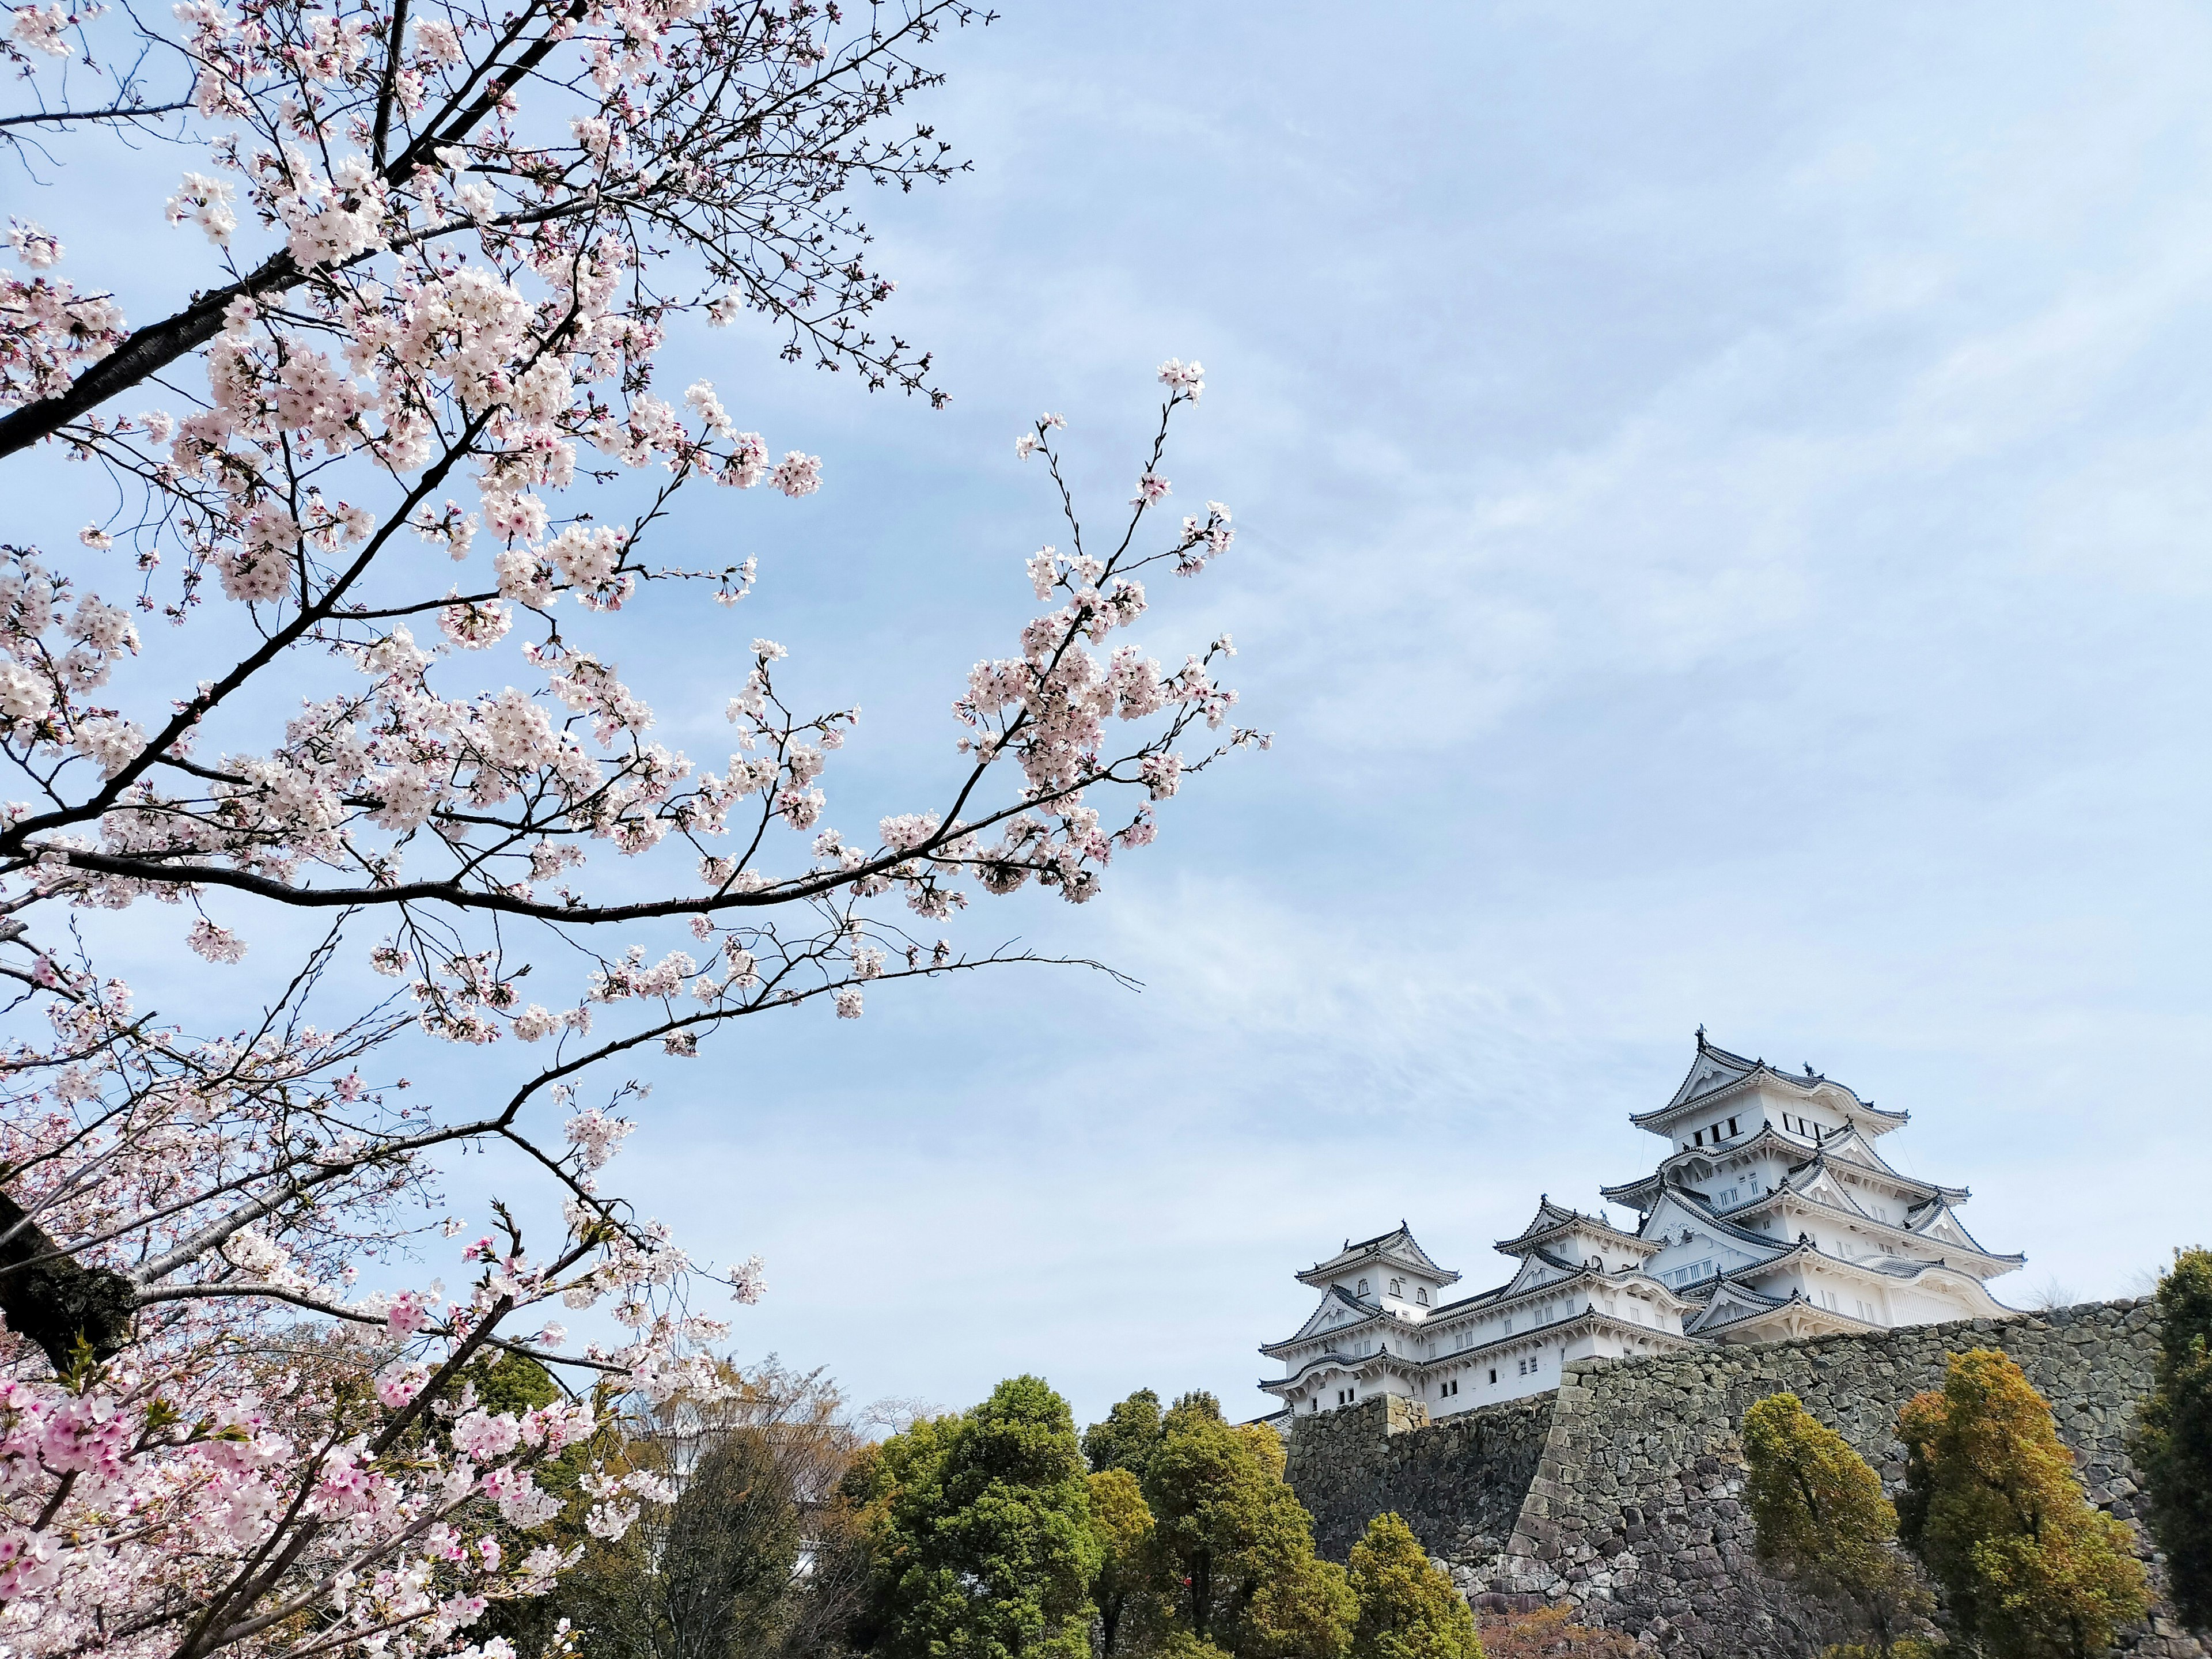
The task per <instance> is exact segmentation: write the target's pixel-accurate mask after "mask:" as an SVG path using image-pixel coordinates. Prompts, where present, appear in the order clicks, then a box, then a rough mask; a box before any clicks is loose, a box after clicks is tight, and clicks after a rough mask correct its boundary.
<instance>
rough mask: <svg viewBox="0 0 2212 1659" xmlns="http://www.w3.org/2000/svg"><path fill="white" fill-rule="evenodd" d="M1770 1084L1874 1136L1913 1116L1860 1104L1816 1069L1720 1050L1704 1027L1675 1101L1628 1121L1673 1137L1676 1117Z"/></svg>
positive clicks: (1859, 1100) (1672, 1100) (1675, 1092)
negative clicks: (1794, 1068)
mask: <svg viewBox="0 0 2212 1659" xmlns="http://www.w3.org/2000/svg"><path fill="white" fill-rule="evenodd" d="M1761 1082H1771V1083H1777V1084H1782V1085H1786V1086H1788V1087H1790V1088H1791V1089H1795V1090H1796V1091H1798V1092H1799V1093H1800V1094H1802V1095H1806V1096H1808V1097H1819V1098H1820V1100H1821V1102H1822V1103H1824V1104H1826V1105H1827V1106H1829V1107H1830V1108H1832V1109H1834V1110H1837V1111H1839V1112H1841V1113H1843V1114H1844V1117H1845V1118H1846V1119H1847V1120H1848V1121H1850V1122H1852V1123H1855V1124H1857V1125H1859V1126H1860V1127H1863V1129H1865V1130H1867V1131H1868V1132H1869V1133H1874V1134H1881V1133H1887V1131H1889V1130H1891V1129H1894V1128H1897V1127H1900V1126H1901V1125H1903V1124H1904V1123H1905V1121H1906V1120H1907V1119H1908V1117H1910V1115H1911V1114H1909V1113H1906V1112H1886V1111H1883V1110H1882V1109H1881V1108H1879V1107H1877V1106H1875V1104H1874V1103H1873V1102H1871V1101H1866V1100H1861V1099H1860V1098H1859V1097H1858V1096H1857V1095H1856V1094H1855V1093H1853V1092H1852V1091H1850V1090H1849V1089H1847V1088H1845V1087H1844V1085H1842V1084H1840V1083H1838V1082H1837V1081H1835V1079H1832V1078H1827V1077H1823V1076H1822V1075H1821V1074H1820V1073H1818V1072H1816V1071H1814V1069H1813V1068H1812V1067H1811V1066H1807V1067H1806V1068H1805V1073H1804V1075H1803V1076H1802V1077H1796V1076H1792V1075H1791V1074H1790V1073H1788V1072H1783V1071H1778V1070H1776V1069H1775V1068H1774V1067H1773V1066H1769V1065H1768V1064H1767V1063H1766V1062H1765V1060H1747V1059H1745V1058H1744V1057H1743V1056H1742V1055H1741V1054H1730V1053H1729V1051H1728V1050H1727V1049H1725V1048H1716V1047H1715V1046H1714V1045H1713V1044H1711V1043H1710V1042H1706V1041H1705V1030H1704V1028H1703V1027H1700V1028H1699V1031H1698V1052H1697V1054H1696V1057H1695V1058H1694V1059H1692V1060H1691V1062H1690V1069H1689V1071H1688V1073H1686V1074H1685V1075H1684V1077H1683V1079H1682V1081H1681V1085H1680V1087H1678V1088H1677V1089H1676V1090H1675V1091H1674V1097H1673V1098H1672V1099H1670V1100H1669V1101H1668V1103H1666V1104H1665V1105H1664V1106H1662V1107H1660V1108H1659V1109H1657V1110H1656V1111H1650V1112H1634V1113H1631V1114H1630V1115H1629V1119H1628V1121H1630V1122H1631V1123H1633V1124H1634V1125H1635V1126H1636V1127H1638V1128H1639V1129H1650V1130H1651V1131H1652V1132H1653V1133H1656V1134H1669V1133H1672V1125H1673V1123H1674V1120H1675V1119H1676V1117H1678V1116H1680V1115H1686V1114H1687V1113H1688V1112H1689V1111H1690V1110H1691V1109H1692V1108H1693V1107H1699V1106H1700V1105H1703V1104H1705V1103H1713V1104H1717V1103H1718V1102H1719V1099H1720V1097H1722V1096H1723V1095H1726V1094H1728V1093H1729V1092H1730V1091H1734V1090H1737V1089H1741V1088H1744V1087H1747V1086H1748V1085H1753V1084H1756V1083H1761Z"/></svg>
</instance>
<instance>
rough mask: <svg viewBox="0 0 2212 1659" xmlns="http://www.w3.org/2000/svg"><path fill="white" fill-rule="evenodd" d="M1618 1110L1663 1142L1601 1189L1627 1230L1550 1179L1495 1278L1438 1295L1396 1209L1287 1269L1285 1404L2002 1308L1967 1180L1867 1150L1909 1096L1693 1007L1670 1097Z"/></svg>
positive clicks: (1439, 1274) (1485, 1390)
mask: <svg viewBox="0 0 2212 1659" xmlns="http://www.w3.org/2000/svg"><path fill="white" fill-rule="evenodd" d="M1629 1121H1631V1122H1632V1123H1634V1124H1635V1125H1636V1126H1637V1127H1638V1128H1641V1129H1644V1130H1647V1131H1649V1132H1650V1133H1652V1134H1654V1135H1656V1136H1658V1137H1659V1138H1661V1139H1663V1140H1664V1141H1665V1142H1666V1143H1667V1147H1668V1150H1667V1152H1665V1153H1664V1154H1662V1157H1661V1158H1660V1161H1659V1164H1658V1167H1657V1168H1656V1170H1654V1171H1653V1172H1652V1173H1651V1174H1650V1175H1649V1176H1644V1177H1643V1178H1642V1179H1641V1180H1638V1181H1632V1182H1626V1184H1624V1185H1621V1186H1618V1187H1607V1188H1601V1193H1602V1194H1603V1196H1604V1197H1605V1198H1607V1199H1608V1200H1612V1201H1613V1202H1614V1203H1618V1204H1620V1205H1623V1206H1626V1207H1627V1208H1629V1209H1632V1210H1633V1211H1635V1212H1637V1213H1638V1216H1639V1217H1640V1220H1639V1223H1638V1226H1637V1228H1636V1231H1633V1232H1626V1231H1622V1230H1620V1228H1617V1227H1615V1226H1613V1225H1612V1224H1611V1223H1610V1222H1609V1221H1607V1219H1605V1218H1603V1217H1601V1216H1595V1215H1584V1214H1583V1213H1582V1212H1579V1211H1577V1210H1574V1209H1571V1208H1569V1207H1567V1206H1563V1205H1559V1204H1554V1203H1553V1201H1552V1200H1551V1198H1550V1196H1549V1195H1548V1194H1547V1195H1546V1196H1545V1197H1544V1198H1543V1199H1541V1200H1540V1201H1539V1202H1538V1204H1537V1206H1536V1213H1535V1215H1534V1218H1532V1219H1531V1220H1530V1221H1529V1223H1528V1225H1527V1226H1526V1227H1524V1228H1522V1230H1521V1231H1520V1232H1519V1233H1518V1234H1516V1236H1515V1237H1511V1238H1509V1239H1503V1240H1500V1241H1499V1242H1498V1245H1497V1246H1496V1248H1497V1249H1498V1252H1499V1253H1500V1254H1501V1255H1507V1256H1510V1257H1513V1258H1515V1259H1516V1261H1517V1262H1518V1266H1517V1267H1516V1271H1515V1272H1514V1273H1513V1276H1512V1277H1511V1279H1509V1280H1507V1281H1506V1282H1505V1283H1504V1284H1503V1285H1498V1286H1497V1287H1496V1288H1495V1289H1492V1290H1488V1291H1479V1292H1477V1293H1476V1294H1474V1295H1472V1296H1464V1297H1455V1298H1452V1299H1449V1300H1447V1299H1446V1297H1447V1293H1448V1289H1449V1286H1450V1285H1453V1284H1455V1283H1456V1282H1457V1280H1458V1279H1459V1275H1458V1274H1457V1273H1453V1272H1451V1271H1449V1269H1447V1268H1444V1267H1439V1266H1438V1265H1437V1263H1436V1261H1434V1260H1433V1259H1431V1257H1430V1255H1429V1254H1428V1253H1427V1252H1426V1251H1425V1250H1424V1249H1421V1247H1420V1245H1419V1243H1417V1242H1416V1241H1415V1240H1414V1238H1413V1234H1412V1232H1411V1231H1409V1230H1408V1229H1407V1226H1406V1225H1405V1224H1404V1223H1403V1222H1401V1223H1400V1224H1399V1225H1398V1226H1397V1227H1396V1228H1395V1229H1394V1230H1393V1231H1389V1232H1387V1233H1382V1234H1378V1235H1376V1237H1373V1238H1369V1239H1363V1240H1361V1241H1360V1242H1359V1243H1357V1244H1354V1243H1351V1242H1350V1241H1348V1240H1347V1241H1346V1244H1345V1246H1344V1248H1343V1249H1341V1250H1340V1251H1339V1252H1338V1253H1337V1254H1336V1255H1333V1256H1331V1257H1329V1258H1328V1260H1327V1261H1321V1262H1317V1263H1316V1264H1315V1265H1314V1266H1313V1267H1309V1268H1308V1269H1306V1271H1305V1272H1304V1273H1300V1274H1298V1275H1297V1278H1298V1282H1299V1283H1300V1284H1303V1285H1310V1286H1311V1287H1313V1288H1314V1289H1316V1290H1318V1291H1321V1292H1322V1299H1321V1304H1320V1305H1319V1306H1318V1307H1317V1308H1316V1309H1315V1310H1314V1312H1313V1313H1312V1315H1311V1316H1310V1317H1309V1318H1308V1319H1307V1320H1306V1322H1305V1323H1304V1325H1302V1326H1300V1327H1299V1328H1298V1329H1297V1332H1296V1333H1295V1334H1292V1335H1291V1336H1289V1337H1287V1338H1285V1339H1284V1340H1282V1341H1280V1342H1272V1343H1269V1344H1267V1346H1264V1347H1262V1348H1261V1350H1260V1352H1261V1353H1263V1354H1265V1355H1267V1357H1268V1358H1272V1359H1275V1360H1279V1361H1280V1362H1281V1364H1282V1366H1283V1374H1282V1376H1279V1377H1275V1378H1270V1379H1265V1380H1263V1381H1262V1382H1261V1384H1260V1386H1261V1388H1262V1389H1266V1390H1267V1392H1268V1393H1270V1394H1272V1395H1274V1396H1275V1397H1276V1398H1277V1399H1279V1400H1280V1401H1283V1405H1284V1412H1283V1413H1282V1415H1285V1416H1289V1415H1293V1414H1302V1415H1311V1414H1313V1413H1317V1412H1322V1411H1333V1410H1335V1409H1337V1408H1338V1407H1343V1406H1348V1405H1352V1404H1354V1403H1356V1402H1358V1401H1361V1400H1366V1399H1371V1398H1372V1397H1374V1396H1375V1395H1378V1394H1380V1395H1396V1396H1398V1397H1401V1398H1404V1399H1410V1400H1419V1401H1422V1402H1424V1403H1425V1405H1426V1406H1427V1407H1428V1410H1429V1412H1430V1413H1431V1415H1432V1416H1448V1415H1449V1414H1451V1413H1455V1412H1460V1411H1466V1410H1469V1409H1471V1408H1472V1407H1475V1406H1480V1405H1486V1404H1489V1403H1491V1402H1492V1401H1499V1400H1511V1399H1516V1398H1519V1397H1520V1396H1522V1395H1530V1394H1537V1393H1541V1392H1542V1391H1543V1390H1545V1389H1552V1388H1556V1387H1557V1386H1558V1385H1559V1367H1560V1366H1561V1365H1562V1364H1565V1363H1566V1362H1567V1361H1569V1360H1573V1359H1588V1358H1633V1357H1635V1356H1637V1355H1638V1354H1649V1353H1654V1352H1672V1351H1676V1350H1680V1349H1682V1348H1686V1347H1690V1346H1696V1345H1698V1344H1699V1343H1708V1342H1765V1341H1773V1340H1779V1339H1782V1338H1786V1337H1796V1336H1808V1335H1815V1334H1820V1333H1823V1332H1828V1331H1848V1330H1879V1329H1885V1328H1888V1327H1891V1326H1893V1325H1917V1324H1929V1323H1934V1322H1938V1321H1942V1320H1950V1319H1971V1318H1978V1317H1992V1316H2003V1315H2004V1314H2006V1313H2007V1312H2008V1310H2006V1309H2005V1308H2003V1307H2002V1306H2001V1305H2000V1304H1998V1303H1997V1302H1996V1300H1995V1299H1994V1298H1993V1297H1991V1296H1990V1293H1989V1291H1988V1290H1987V1289H1986V1288H1984V1280H1987V1279H1993V1278H1995V1277H1996V1276H1997V1275H1999V1274H2001V1273H2011V1272H2013V1271H2014V1270H2015V1269H2016V1268H2018V1267H2020V1266H2021V1263H2022V1261H2024V1260H2025V1259H2026V1258H2024V1257H2022V1256H2020V1255H1997V1254H1996V1253H1994V1252H1991V1251H1990V1250H1987V1249H1984V1248H1983V1247H1982V1246H1981V1245H1980V1244H1979V1243H1977V1242H1976V1241H1975V1239H1974V1238H1973V1237H1972V1234H1970V1233H1968V1232H1967V1231H1966V1227H1965V1225H1964V1224H1962V1223H1961V1222H1960V1219H1959V1217H1958V1213H1957V1212H1958V1207H1959V1206H1960V1205H1963V1204H1964V1203H1965V1202H1966V1199H1967V1197H1968V1194H1967V1192H1966V1188H1963V1187H1946V1186H1942V1185H1940V1184H1938V1183H1936V1182H1927V1181H1920V1180H1917V1179H1916V1178H1914V1177H1912V1176H1905V1175H1901V1174H1899V1172H1898V1171H1897V1170H1894V1169H1893V1168H1892V1167H1891V1166H1890V1165H1889V1164H1887V1162H1885V1161H1884V1160H1883V1159H1882V1158H1881V1155H1880V1153H1878V1152H1876V1151H1875V1141H1876V1140H1877V1139H1879V1138H1880V1137H1881V1136H1882V1135H1885V1134H1888V1133H1892V1132H1893V1131H1894V1130H1896V1129H1899V1128H1901V1127H1904V1125H1905V1121H1906V1114H1905V1113H1902V1112H1887V1111H1883V1110H1881V1109H1878V1108H1876V1107H1875V1105H1874V1104H1873V1103H1871V1102H1869V1101H1865V1100H1862V1099H1860V1098H1859V1097H1858V1096H1857V1095H1856V1094H1855V1093H1853V1092H1852V1091H1850V1090H1849V1089H1847V1088H1845V1087H1844V1085H1841V1084H1839V1083H1836V1082H1834V1081H1832V1080H1831V1079H1827V1078H1825V1077H1822V1076H1821V1075H1820V1074H1819V1073H1816V1072H1814V1070H1813V1069H1812V1068H1811V1067H1810V1066H1808V1067H1806V1068H1805V1072H1804V1074H1803V1075H1802V1077H1801V1076H1796V1075H1793V1074H1791V1073H1785V1072H1781V1071H1778V1070H1776V1069H1775V1068H1773V1067H1771V1066H1768V1065H1767V1064H1766V1063H1765V1061H1764V1060H1746V1059H1745V1058H1743V1057H1742V1056H1741V1054H1730V1053H1729V1052H1728V1051H1727V1050H1726V1049H1724V1048H1716V1047H1714V1046H1713V1045H1712V1044H1711V1043H1709V1042H1706V1041H1705V1032H1704V1030H1702V1029H1700V1030H1699V1033H1698V1047H1697V1053H1696V1055H1695V1057H1694V1058H1693V1060H1692V1062H1691V1066H1690V1070H1689V1073H1688V1074H1687V1075H1686V1077H1684V1079H1682V1083H1681V1085H1680V1087H1679V1088H1677V1089H1676V1090H1675V1091H1674V1097H1673V1098H1672V1099H1671V1100H1669V1101H1668V1103H1666V1104H1665V1105H1664V1106H1662V1107H1660V1108H1658V1109H1656V1110H1655V1111H1650V1112H1643V1113H1639V1114H1637V1115H1634V1116H1632V1118H1631V1119H1630V1120H1629Z"/></svg>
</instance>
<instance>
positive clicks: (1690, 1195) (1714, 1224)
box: [1644, 1181, 1787, 1255]
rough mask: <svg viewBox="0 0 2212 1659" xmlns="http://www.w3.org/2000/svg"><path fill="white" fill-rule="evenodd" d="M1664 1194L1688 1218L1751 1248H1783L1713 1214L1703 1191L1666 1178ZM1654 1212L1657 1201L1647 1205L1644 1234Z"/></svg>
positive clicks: (1656, 1208) (1719, 1235)
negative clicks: (1683, 1210) (1677, 1205)
mask: <svg viewBox="0 0 2212 1659" xmlns="http://www.w3.org/2000/svg"><path fill="white" fill-rule="evenodd" d="M1664 1196H1666V1197H1668V1198H1671V1199H1673V1200H1675V1201H1676V1203H1678V1204H1679V1205H1680V1206H1681V1207H1682V1208H1683V1209H1685V1210H1687V1211H1688V1212H1690V1216H1691V1218H1692V1220H1694V1221H1696V1222H1698V1223H1699V1225H1701V1226H1705V1227H1708V1228H1710V1229H1711V1231H1713V1233H1714V1234H1715V1235H1716V1236H1717V1237H1722V1238H1727V1239H1733V1240H1735V1242H1737V1243H1743V1244H1748V1245H1751V1246H1752V1247H1753V1249H1760V1250H1765V1251H1766V1252H1768V1253H1769V1254H1770V1255H1772V1254H1775V1253H1777V1252H1779V1251H1781V1250H1783V1249H1786V1248H1787V1247H1786V1246H1784V1245H1781V1244H1778V1243H1776V1242H1775V1241H1774V1240H1773V1239H1771V1238H1769V1237H1767V1236H1766V1235H1765V1233H1755V1232H1753V1231H1751V1229H1750V1228H1748V1227H1739V1226H1737V1225H1735V1223H1734V1222H1733V1221H1729V1220H1727V1219H1725V1218H1723V1217H1722V1216H1720V1215H1717V1214H1716V1213H1715V1212H1714V1210H1713V1205H1712V1200H1711V1199H1709V1198H1707V1197H1706V1196H1705V1194H1703V1193H1699V1192H1693V1191H1692V1190H1691V1189H1690V1188H1687V1187H1682V1186H1678V1185H1676V1184H1675V1183H1674V1182H1671V1181H1669V1182H1667V1183H1666V1185H1665V1191H1664ZM1658 1213H1659V1205H1658V1203H1657V1202H1656V1201H1655V1202H1654V1203H1653V1204H1652V1206H1651V1208H1650V1212H1648V1213H1647V1214H1646V1215H1645V1216H1644V1228H1645V1231H1646V1234H1647V1237H1648V1234H1649V1231H1650V1226H1651V1224H1652V1222H1653V1220H1654V1219H1655V1218H1656V1217H1657V1216H1658Z"/></svg>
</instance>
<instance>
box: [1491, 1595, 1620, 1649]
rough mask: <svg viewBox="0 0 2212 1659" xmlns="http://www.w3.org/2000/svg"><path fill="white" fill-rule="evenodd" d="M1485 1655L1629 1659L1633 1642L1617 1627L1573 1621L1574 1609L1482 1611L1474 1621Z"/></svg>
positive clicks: (1545, 1608) (1547, 1608)
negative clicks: (1528, 1611)
mask: <svg viewBox="0 0 2212 1659" xmlns="http://www.w3.org/2000/svg"><path fill="white" fill-rule="evenodd" d="M1477 1623H1478V1625H1479V1626H1480V1630H1481V1633H1482V1649H1483V1652H1484V1654H1485V1655H1486V1656H1487V1659H1630V1656H1632V1654H1634V1652H1635V1651H1636V1644H1635V1643H1633V1642H1632V1641H1630V1640H1629V1639H1628V1638H1627V1637H1626V1636H1624V1635H1622V1634H1621V1633H1620V1632H1619V1631H1617V1630H1604V1629H1594V1628H1592V1627H1591V1626H1587V1625H1578V1624H1576V1623H1575V1622H1574V1609H1573V1608H1571V1607H1567V1606H1565V1605H1561V1606H1558V1607H1540V1608H1538V1609H1536V1610H1535V1611H1534V1612H1533V1613H1486V1614H1485V1615H1484V1616H1483V1617H1482V1618H1481V1619H1480V1620H1478V1621H1477Z"/></svg>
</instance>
